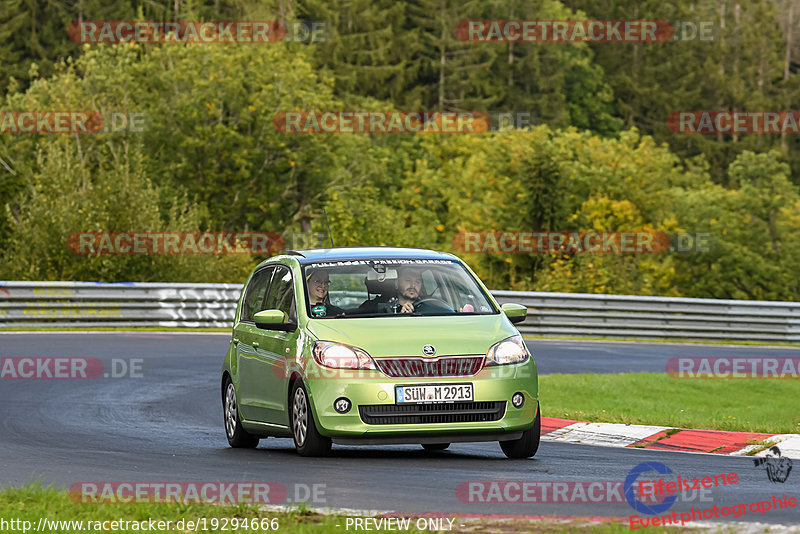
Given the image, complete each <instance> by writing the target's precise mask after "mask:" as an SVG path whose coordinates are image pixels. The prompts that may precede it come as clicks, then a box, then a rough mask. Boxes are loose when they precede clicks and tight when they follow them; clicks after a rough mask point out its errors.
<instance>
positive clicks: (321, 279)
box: [306, 269, 344, 317]
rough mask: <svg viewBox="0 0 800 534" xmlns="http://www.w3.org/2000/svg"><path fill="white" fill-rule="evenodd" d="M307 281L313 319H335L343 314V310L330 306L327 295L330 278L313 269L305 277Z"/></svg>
mask: <svg viewBox="0 0 800 534" xmlns="http://www.w3.org/2000/svg"><path fill="white" fill-rule="evenodd" d="M306 280H308V302H309V307H310V308H311V315H312V316H313V317H336V316H337V315H341V314H344V310H343V309H341V308H339V307H338V306H334V305H333V304H331V300H330V296H329V295H328V287H329V286H330V283H331V281H330V278H329V277H328V272H327V271H325V270H323V269H314V270H312V271H311V273H310V274H309V275H308V276H307V277H306Z"/></svg>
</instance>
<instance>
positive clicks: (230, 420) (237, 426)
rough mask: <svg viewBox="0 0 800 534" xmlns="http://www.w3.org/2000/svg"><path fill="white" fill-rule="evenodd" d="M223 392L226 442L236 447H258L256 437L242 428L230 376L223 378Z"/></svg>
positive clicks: (234, 389)
mask: <svg viewBox="0 0 800 534" xmlns="http://www.w3.org/2000/svg"><path fill="white" fill-rule="evenodd" d="M223 391H224V392H225V393H223V395H222V417H223V422H224V423H225V435H226V436H227V438H228V444H229V445H230V446H231V447H234V448H236V449H254V448H256V447H258V438H257V437H255V436H254V435H252V434H250V433H248V432H247V430H245V429H244V428H242V421H241V420H240V419H239V403H238V401H237V400H236V388H235V387H233V382H231V379H230V378H226V379H225V387H224V389H223Z"/></svg>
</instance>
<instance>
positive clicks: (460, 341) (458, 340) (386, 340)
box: [308, 313, 518, 357]
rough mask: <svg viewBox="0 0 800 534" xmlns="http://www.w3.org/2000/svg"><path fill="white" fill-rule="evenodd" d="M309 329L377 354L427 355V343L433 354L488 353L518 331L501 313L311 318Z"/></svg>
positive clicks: (315, 333) (317, 335)
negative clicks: (433, 349)
mask: <svg viewBox="0 0 800 534" xmlns="http://www.w3.org/2000/svg"><path fill="white" fill-rule="evenodd" d="M308 330H309V331H310V332H311V333H312V334H313V335H314V336H315V337H316V338H317V339H319V340H324V341H336V342H339V343H346V344H348V345H352V346H355V347H358V348H360V349H363V350H365V351H367V353H369V354H370V355H371V356H375V357H381V356H422V357H424V356H425V355H424V354H423V353H422V347H423V346H424V345H433V346H434V348H435V349H436V354H434V355H433V356H432V357H438V356H452V355H457V354H485V353H486V351H487V350H489V347H491V346H492V345H494V344H495V343H497V342H498V341H501V340H503V339H505V338H507V337H509V336H513V335H515V334H517V333H518V332H517V330H516V328H514V326H513V325H512V324H511V322H510V321H509V320H508V319H507V318H506V317H505V315H504V314H502V313H500V314H497V315H466V316H465V315H462V316H452V315H450V316H446V317H420V316H409V317H402V316H397V317H371V318H347V319H311V320H309V322H308Z"/></svg>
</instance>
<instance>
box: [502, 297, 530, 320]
mask: <svg viewBox="0 0 800 534" xmlns="http://www.w3.org/2000/svg"><path fill="white" fill-rule="evenodd" d="M500 308H501V309H502V310H503V313H505V314H506V317H508V320H509V321H511V322H512V323H513V324H517V323H521V322H522V321H524V320H525V317H527V316H528V307H527V306H523V305H522V304H512V303H511V302H506V303H505V304H503V305H502V306H500Z"/></svg>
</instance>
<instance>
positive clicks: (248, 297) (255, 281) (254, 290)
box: [239, 267, 274, 321]
mask: <svg viewBox="0 0 800 534" xmlns="http://www.w3.org/2000/svg"><path fill="white" fill-rule="evenodd" d="M273 270H274V267H267V268H265V269H261V270H260V271H258V272H257V273H256V274H254V275H253V278H252V279H251V280H250V283H249V284H248V285H247V291H246V292H245V294H244V302H243V303H242V316H241V317H240V318H239V320H240V321H252V320H253V315H255V314H256V313H258V312H260V311H261V310H264V309H266V308H265V307H264V296H265V295H266V293H267V287H269V280H270V277H271V276H272V271H273Z"/></svg>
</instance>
